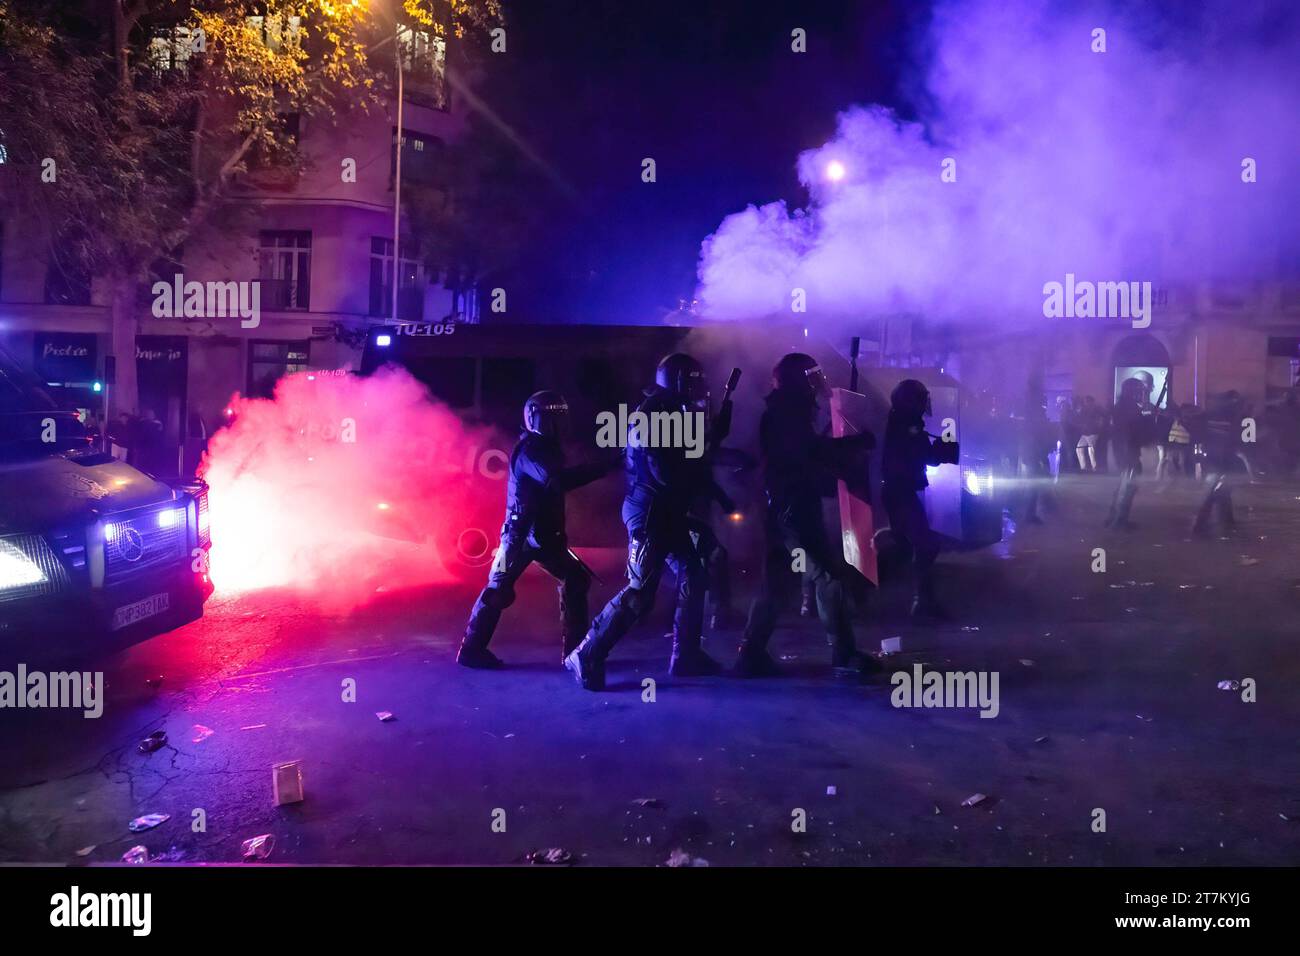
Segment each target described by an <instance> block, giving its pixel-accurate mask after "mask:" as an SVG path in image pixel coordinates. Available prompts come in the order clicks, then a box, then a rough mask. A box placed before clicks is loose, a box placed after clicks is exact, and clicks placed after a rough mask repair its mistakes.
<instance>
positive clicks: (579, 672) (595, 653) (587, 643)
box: [564, 631, 607, 690]
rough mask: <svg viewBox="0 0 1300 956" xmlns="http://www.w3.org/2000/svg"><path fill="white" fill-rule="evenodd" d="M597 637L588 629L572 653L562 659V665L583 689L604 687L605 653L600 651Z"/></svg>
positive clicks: (602, 688) (601, 688) (600, 688)
mask: <svg viewBox="0 0 1300 956" xmlns="http://www.w3.org/2000/svg"><path fill="white" fill-rule="evenodd" d="M602 650H603V649H602V648H601V647H600V643H599V638H598V637H597V635H596V633H595V632H594V631H588V632H587V636H586V637H585V638H583V639H582V643H581V644H579V645H578V646H577V647H576V648H574V650H573V653H571V654H570V655H569V656H568V657H566V658H565V659H564V666H565V667H566V668H567V669H568V671H569V672H570V673H571V674H573V679H574V680H576V681H577V682H578V686H579V687H582V688H583V689H585V690H604V689H605V653H607V652H605V653H602Z"/></svg>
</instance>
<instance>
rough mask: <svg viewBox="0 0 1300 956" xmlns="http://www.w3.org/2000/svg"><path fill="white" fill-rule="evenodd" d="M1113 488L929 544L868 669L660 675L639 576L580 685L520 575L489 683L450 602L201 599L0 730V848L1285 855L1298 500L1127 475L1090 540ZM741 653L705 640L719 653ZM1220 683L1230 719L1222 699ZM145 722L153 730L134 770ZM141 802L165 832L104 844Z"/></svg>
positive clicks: (1017, 859)
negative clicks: (988, 533) (1115, 522)
mask: <svg viewBox="0 0 1300 956" xmlns="http://www.w3.org/2000/svg"><path fill="white" fill-rule="evenodd" d="M1112 482H1113V479H1110V478H1107V477H1104V476H1102V477H1095V478H1074V479H1072V480H1068V481H1064V482H1063V483H1062V484H1061V485H1059V486H1057V487H1056V488H1055V489H1054V492H1053V495H1052V500H1051V501H1050V502H1049V507H1048V508H1046V509H1045V511H1044V519H1045V520H1044V523H1043V524H1041V525H1027V524H1023V523H1022V524H1021V525H1020V526H1015V525H1014V524H1008V526H1007V535H1006V537H1005V539H1004V541H1003V542H1002V543H1001V544H999V545H997V546H994V547H992V548H987V549H984V550H981V551H977V552H970V553H964V554H955V555H947V556H945V557H944V559H943V562H942V565H943V579H942V590H943V594H944V596H945V598H946V601H947V603H948V604H949V605H950V607H951V609H952V611H953V612H954V620H953V621H952V622H951V623H948V624H944V625H942V626H925V627H921V626H913V625H912V624H911V623H910V622H908V621H907V620H906V617H905V614H904V611H905V607H904V604H905V600H906V595H905V594H904V593H902V590H901V589H900V588H897V587H894V588H886V589H885V590H884V591H883V592H881V593H879V594H878V595H877V596H876V597H875V599H874V600H873V602H872V604H871V605H870V606H869V607H868V608H866V609H865V610H864V613H863V615H862V623H861V625H860V626H859V640H860V643H861V645H862V646H864V647H870V648H874V649H878V648H879V646H880V642H881V641H882V640H883V639H886V638H890V637H899V638H900V642H901V647H902V651H901V653H899V654H898V655H892V656H890V657H888V658H886V664H887V667H886V673H885V675H884V676H882V677H880V678H878V679H876V680H874V681H872V682H870V683H867V684H865V685H857V684H853V683H845V682H843V681H836V680H835V679H834V678H832V677H831V676H830V674H829V669H828V656H829V655H828V649H827V647H826V644H825V641H824V638H822V637H821V636H820V635H819V634H818V633H817V630H816V628H815V626H814V622H811V621H808V620H806V619H803V620H801V619H800V618H799V617H798V616H797V614H794V615H792V616H790V617H788V618H787V619H786V620H785V622H784V626H783V627H782V628H781V629H780V630H779V631H778V634H777V639H776V642H775V651H776V654H777V655H778V656H779V657H780V658H781V660H782V661H783V662H784V663H785V665H786V667H787V668H788V671H789V675H788V676H787V677H785V678H782V679H772V680H756V681H742V680H738V679H734V678H730V677H719V678H709V679H692V680H675V679H672V678H670V677H669V676H668V675H667V673H666V666H667V658H668V642H667V641H666V639H665V637H664V631H665V626H664V619H665V614H666V610H667V609H666V603H667V597H668V587H667V586H666V585H665V587H664V590H663V593H662V594H661V595H660V606H659V607H658V608H657V609H656V612H655V617H654V619H653V621H651V622H649V623H648V624H647V625H645V626H643V627H641V628H640V629H638V630H637V631H636V632H635V633H634V634H633V635H632V636H631V637H629V638H628V639H627V640H626V641H625V642H624V644H622V645H620V647H619V648H618V649H617V650H616V652H615V655H614V657H613V659H612V661H611V669H610V688H609V690H608V691H607V692H606V693H603V694H593V693H588V692H584V691H582V690H581V689H579V688H578V687H577V686H575V684H574V683H573V681H572V680H571V678H570V677H569V675H568V674H567V673H566V672H564V671H563V670H562V669H561V668H560V666H559V657H560V652H559V635H558V618H557V613H556V608H555V593H554V589H553V586H552V584H551V583H550V582H549V580H547V579H546V578H545V577H544V576H543V575H542V574H541V572H540V571H530V572H529V573H528V574H527V575H526V576H525V579H524V582H523V584H522V586H521V589H520V595H519V600H518V602H517V603H516V605H515V606H514V607H512V608H511V609H510V610H509V611H507V612H506V617H505V619H504V621H503V623H502V626H501V628H500V630H499V631H498V635H497V639H496V640H495V642H494V644H493V648H494V650H496V651H497V652H498V653H499V654H500V655H501V656H502V657H504V658H505V659H506V660H507V661H508V662H509V663H510V665H511V667H510V668H509V669H508V670H505V671H502V672H480V671H470V670H467V669H464V668H461V667H458V666H457V665H456V664H455V663H454V661H453V655H454V650H455V647H456V644H457V643H458V640H459V635H460V632H461V630H462V629H463V626H464V620H465V615H466V613H467V611H468V609H469V604H470V602H471V600H472V597H473V594H472V590H471V589H469V588H440V589H432V588H430V589H416V590H408V591H403V592H397V593H387V592H383V593H379V594H377V595H376V600H375V601H374V602H373V603H372V604H370V605H369V606H367V607H365V608H363V609H361V610H359V611H356V612H353V613H351V614H346V615H338V614H326V613H323V612H321V611H319V610H317V609H316V603H315V602H314V601H313V599H312V597H311V596H310V595H301V594H295V593H291V592H285V591H255V592H248V593H243V594H228V593H220V592H219V593H218V594H217V595H216V596H215V597H214V598H213V599H212V600H211V601H210V602H209V605H208V608H207V613H206V615H205V617H204V618H203V619H202V620H201V621H198V622H196V623H194V624H192V625H189V626H187V627H184V628H182V629H180V630H177V631H174V632H172V633H170V634H166V635H163V636H161V637H157V638H154V639H152V640H150V641H147V642H145V643H143V644H140V645H137V646H135V647H133V648H131V649H129V650H127V651H124V652H120V653H116V654H113V655H111V656H108V657H107V658H105V659H102V660H100V661H98V662H97V663H95V664H94V669H96V670H102V671H103V672H104V675H105V676H104V682H105V685H106V693H107V699H106V703H105V709H104V713H103V716H102V717H100V718H99V719H85V718H83V717H82V715H81V714H80V713H79V712H68V711H52V710H42V711H31V710H27V711H15V710H9V711H3V712H0V728H3V733H0V862H19V861H21V862H52V863H70V864H86V863H106V862H115V861H117V860H118V859H119V858H120V857H121V856H122V854H123V853H124V852H125V851H126V850H128V849H129V848H130V847H132V846H134V845H136V844H141V845H144V846H145V847H147V848H148V850H149V852H150V854H151V856H152V857H154V858H155V859H161V860H164V861H175V862H237V861H238V860H239V859H240V844H241V842H242V841H244V840H246V839H248V838H250V837H254V836H257V835H260V834H265V833H269V834H272V835H273V836H274V837H275V845H274V850H273V851H272V853H271V855H270V857H269V859H268V862H270V863H277V862H278V863H350V864H377V863H400V864H420V863H431V864H502V865H504V864H512V863H520V862H522V861H524V860H525V858H526V855H527V854H528V853H530V852H531V851H535V850H546V849H548V848H562V849H563V850H566V851H567V852H568V853H569V854H571V855H572V859H573V860H574V861H575V862H578V863H581V864H586V865H601V864H614V865H624V864H631V865H657V864H663V863H665V862H666V861H667V860H668V858H669V856H670V854H672V853H673V852H674V851H676V850H681V851H683V853H685V854H687V855H689V856H690V857H693V858H697V859H699V860H704V861H708V862H709V863H710V864H711V865H715V866H716V865H735V864H779V865H825V864H855V865H856V864H864V865H871V864H882V865H883V864H888V865H933V864H951V865H974V864H1010V865H1016V864H1049V865H1051V864H1063V865H1157V866H1159V865H1198V864H1201V865H1204V864H1208V865H1228V864H1235V865H1261V864H1263V865H1295V864H1296V863H1297V862H1300V822H1297V821H1300V747H1298V746H1297V743H1296V741H1297V727H1300V694H1297V679H1298V678H1300V653H1298V652H1297V644H1298V643H1300V624H1298V621H1300V614H1298V613H1297V612H1298V611H1300V486H1296V485H1280V484H1260V485H1248V486H1247V485H1243V486H1242V487H1240V488H1238V490H1237V500H1238V512H1239V518H1240V520H1241V530H1240V533H1239V534H1238V535H1237V536H1235V537H1233V538H1231V539H1221V538H1215V539H1213V540H1209V541H1199V540H1190V539H1189V537H1188V534H1187V528H1188V524H1189V519H1190V510H1191V508H1192V506H1193V502H1194V500H1195V495H1196V489H1195V488H1194V487H1193V486H1192V485H1191V484H1190V482H1183V483H1181V484H1180V483H1175V484H1174V486H1173V487H1171V488H1168V489H1166V490H1163V491H1162V490H1160V489H1157V488H1156V487H1155V486H1153V485H1151V484H1150V483H1148V484H1146V485H1145V486H1144V487H1143V489H1142V492H1141V494H1140V495H1139V497H1138V499H1137V504H1136V506H1135V509H1134V519H1135V520H1136V521H1137V522H1139V523H1140V525H1141V528H1140V530H1139V531H1137V532H1135V533H1127V534H1126V533H1123V532H1112V531H1107V530H1103V529H1102V527H1101V523H1102V519H1103V518H1104V514H1105V505H1106V499H1107V496H1108V495H1109V492H1110V490H1111V486H1112ZM1095 548H1103V549H1105V552H1106V559H1107V569H1106V571H1105V572H1104V573H1096V572H1094V571H1093V570H1092V566H1093V563H1094V556H1093V551H1094V549H1095ZM584 557H586V558H587V559H588V560H589V561H590V562H591V563H592V564H593V565H594V566H595V567H596V568H597V570H598V571H599V572H600V573H601V575H602V577H603V578H604V581H605V583H604V584H603V585H601V586H597V587H596V589H595V591H594V593H593V608H592V610H593V613H594V611H595V610H597V609H598V605H597V604H596V602H597V601H603V600H605V599H606V598H608V597H609V596H610V595H611V594H612V593H613V589H614V587H615V586H616V583H617V580H618V577H619V571H618V561H619V560H620V552H619V551H618V550H616V549H615V550H610V551H606V552H590V553H586V554H584ZM740 587H741V590H742V592H743V591H744V590H745V589H746V588H745V581H742V582H741V585H740ZM742 596H743V595H742ZM737 638H738V634H737V633H736V632H725V633H718V634H711V635H710V636H709V637H708V640H707V642H706V646H707V648H708V649H709V651H710V652H711V653H713V654H715V656H717V657H719V658H721V659H723V660H724V662H726V663H727V664H730V663H731V662H732V660H734V656H735V646H736V643H737ZM916 663H921V664H923V665H924V667H925V668H926V669H939V670H944V671H977V672H986V673H992V672H996V673H997V674H998V675H999V702H998V713H997V716H996V717H993V718H982V717H980V715H979V712H978V709H976V708H970V707H967V708H937V709H904V708H897V707H894V706H892V705H891V686H890V682H889V676H888V675H889V673H890V672H893V671H896V670H910V669H911V668H912V666H913V664H916ZM646 678H651V679H653V680H654V682H655V684H654V695H653V700H652V701H650V700H647V699H646V697H647V696H648V695H647V694H646V693H645V689H644V685H643V683H642V682H643V680H644V679H646ZM1247 678H1250V679H1252V680H1253V681H1254V688H1255V693H1256V696H1257V699H1256V700H1255V701H1254V702H1248V701H1245V700H1243V699H1242V691H1241V690H1235V691H1224V690H1220V689H1219V688H1218V686H1217V685H1218V684H1219V682H1220V681H1224V680H1236V681H1244V680H1245V679H1247ZM349 681H352V682H355V701H348V700H345V697H346V696H347V694H346V693H345V692H346V689H347V687H348V686H350V685H349V684H348V682H349ZM382 711H388V712H391V713H392V714H393V715H394V716H393V719H392V720H390V721H386V722H385V721H381V720H380V719H379V718H378V717H377V716H376V714H377V712H382ZM158 730H162V731H164V732H165V733H166V734H167V737H168V743H167V744H166V745H165V746H163V747H162V748H161V749H159V750H157V751H155V752H153V753H150V754H144V753H141V752H139V750H138V746H137V745H138V743H139V741H140V740H141V739H142V738H144V737H145V736H146V735H148V734H150V733H152V732H154V731H158ZM290 760H297V761H301V767H302V775H303V784H304V792H305V799H304V800H303V801H302V802H301V803H297V804H293V805H287V806H280V807H277V806H275V805H274V802H273V799H272V773H271V768H272V766H273V765H274V764H276V763H280V762H284V761H290ZM975 794H983V795H984V799H983V800H982V801H979V802H978V803H977V804H976V805H974V806H963V801H966V800H967V799H968V798H970V797H972V796H973V795H975ZM1098 809H1101V810H1104V812H1105V828H1104V831H1098V830H1097V829H1096V822H1095V821H1096V820H1097V819H1098V817H1097V814H1096V812H1095V811H1096V810H1098ZM196 810H201V811H202V814H196V812H195V811H196ZM800 811H802V815H801V814H800ZM148 813H165V814H170V815H171V817H170V819H169V820H168V821H166V822H165V823H163V824H161V825H160V826H158V827H156V828H154V829H152V830H150V831H148V832H145V833H141V834H133V833H131V832H129V831H128V829H127V823H128V821H130V820H131V819H132V818H134V817H137V816H139V815H142V814H148ZM801 817H802V818H803V819H806V827H805V828H804V830H803V832H798V831H799V827H798V826H797V825H796V824H797V822H798V820H799V819H801ZM199 818H201V819H202V822H203V823H204V827H203V828H202V829H199V828H198V826H197V823H196V820H197V819H199Z"/></svg>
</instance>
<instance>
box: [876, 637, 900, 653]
mask: <svg viewBox="0 0 1300 956" xmlns="http://www.w3.org/2000/svg"><path fill="white" fill-rule="evenodd" d="M902 649H903V639H902V638H901V637H887V638H885V639H884V640H883V641H881V642H880V653H882V654H897V653H899V652H900V651H901V650H902Z"/></svg>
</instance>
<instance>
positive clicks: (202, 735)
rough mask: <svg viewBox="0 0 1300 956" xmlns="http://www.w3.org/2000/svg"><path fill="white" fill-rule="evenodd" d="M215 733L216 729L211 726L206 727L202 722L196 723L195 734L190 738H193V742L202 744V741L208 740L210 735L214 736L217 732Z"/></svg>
mask: <svg viewBox="0 0 1300 956" xmlns="http://www.w3.org/2000/svg"><path fill="white" fill-rule="evenodd" d="M215 733H216V731H215V730H213V729H212V728H211V727H204V726H203V725H202V724H195V725H194V736H193V737H191V738H190V740H191V741H192V742H193V743H196V744H201V743H203V741H205V740H207V739H208V738H209V737H211V736H212V735H213V734H215Z"/></svg>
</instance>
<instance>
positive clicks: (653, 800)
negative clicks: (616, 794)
mask: <svg viewBox="0 0 1300 956" xmlns="http://www.w3.org/2000/svg"><path fill="white" fill-rule="evenodd" d="M632 802H633V803H635V804H636V805H637V806H638V807H653V808H655V809H658V808H659V807H662V806H663V805H664V802H663V801H662V800H660V799H659V798H658V797H637V798H636V799H635V800H633V801H632Z"/></svg>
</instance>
